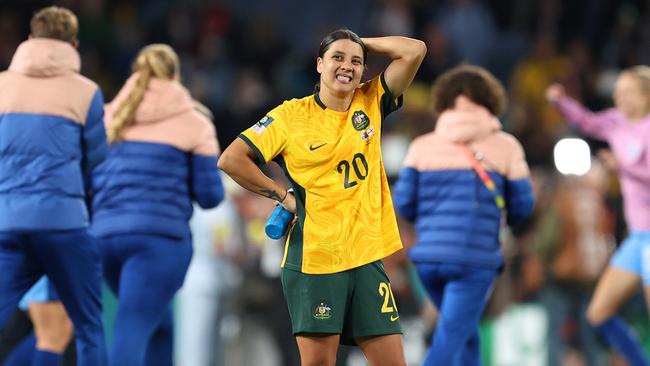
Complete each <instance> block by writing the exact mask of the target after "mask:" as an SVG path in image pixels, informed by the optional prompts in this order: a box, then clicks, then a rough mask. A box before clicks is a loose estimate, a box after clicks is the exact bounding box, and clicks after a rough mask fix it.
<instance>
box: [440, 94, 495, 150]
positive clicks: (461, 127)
mask: <svg viewBox="0 0 650 366" xmlns="http://www.w3.org/2000/svg"><path fill="white" fill-rule="evenodd" d="M500 130H501V123H500V122H499V119H498V118H497V117H496V116H494V115H493V114H491V113H490V112H489V111H488V110H487V109H486V108H485V107H483V106H481V105H478V104H476V103H474V102H472V101H471V100H470V99H469V98H467V97H465V96H462V95H460V96H458V97H457V98H456V103H455V105H454V108H452V109H447V110H445V111H444V112H442V113H441V114H440V116H439V117H438V121H437V122H436V128H435V134H436V135H438V136H440V137H442V138H444V139H446V140H449V141H451V142H463V143H468V142H472V141H476V140H481V139H482V138H484V137H486V136H488V135H490V134H493V133H495V132H497V131H500Z"/></svg>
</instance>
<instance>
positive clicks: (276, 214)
mask: <svg viewBox="0 0 650 366" xmlns="http://www.w3.org/2000/svg"><path fill="white" fill-rule="evenodd" d="M287 194H291V193H287ZM292 220H293V213H292V212H291V211H289V210H287V209H285V208H284V207H283V206H282V205H278V206H277V207H276V208H275V210H273V213H272V214H271V216H269V219H268V220H266V225H264V232H266V235H267V236H268V237H269V238H271V239H274V240H278V239H280V238H282V237H283V236H285V235H286V234H287V231H288V230H289V225H290V224H291V221H292Z"/></svg>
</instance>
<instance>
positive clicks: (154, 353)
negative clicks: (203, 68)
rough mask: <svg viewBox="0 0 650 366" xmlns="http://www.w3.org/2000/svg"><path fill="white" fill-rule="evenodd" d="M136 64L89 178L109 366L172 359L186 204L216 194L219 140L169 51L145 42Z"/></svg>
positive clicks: (109, 117) (187, 249)
mask: <svg viewBox="0 0 650 366" xmlns="http://www.w3.org/2000/svg"><path fill="white" fill-rule="evenodd" d="M133 70H134V73H133V75H132V76H131V77H130V78H129V79H128V80H127V82H126V85H124V87H123V88H122V90H120V92H119V93H118V95H117V96H116V97H115V100H113V101H112V102H111V103H110V104H108V105H107V106H106V108H105V109H106V119H105V120H106V130H107V134H108V139H109V142H110V150H109V154H108V157H107V158H106V161H104V163H102V164H101V165H100V166H99V167H98V168H97V170H96V172H95V173H94V174H93V183H92V187H93V194H94V196H93V211H94V217H93V225H92V231H93V234H94V235H96V236H97V237H98V239H99V246H100V249H101V254H102V259H103V263H104V276H105V278H106V281H107V282H108V284H109V286H110V287H111V289H112V290H113V291H114V292H115V294H116V295H117V297H118V300H119V304H118V310H117V315H116V319H115V328H114V329H115V330H114V337H113V338H114V341H113V345H112V347H111V350H110V353H109V364H110V365H114V366H118V365H119V366H140V365H144V364H145V360H146V364H147V365H171V364H172V332H171V326H172V317H171V310H170V300H171V299H172V297H173V296H174V294H175V293H176V291H177V290H178V289H179V288H180V287H181V285H182V283H183V279H184V277H185V273H186V271H187V268H188V266H189V263H190V258H191V256H192V241H191V237H190V229H189V224H188V220H189V219H190V216H191V215H192V201H193V200H195V201H197V203H198V204H199V205H200V206H201V207H204V208H210V207H214V206H216V205H217V204H218V203H219V202H220V201H221V199H222V198H223V187H222V186H221V180H220V178H219V170H218V169H217V154H218V151H219V146H218V143H217V139H216V133H215V129H214V126H213V125H212V123H211V122H210V120H209V119H207V118H206V117H204V116H203V115H202V114H201V113H199V112H197V111H195V108H194V103H193V100H192V98H191V96H190V94H189V92H188V91H187V90H186V89H185V88H184V87H183V86H182V85H181V83H180V82H179V81H178V78H179V62H178V56H177V55H176V53H175V52H174V51H173V50H172V49H171V47H169V46H167V45H162V44H155V45H150V46H147V47H145V48H143V49H142V50H141V51H140V53H139V54H138V56H137V58H136V60H135V63H134V66H133Z"/></svg>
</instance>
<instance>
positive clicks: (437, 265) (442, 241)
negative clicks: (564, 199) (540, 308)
mask: <svg viewBox="0 0 650 366" xmlns="http://www.w3.org/2000/svg"><path fill="white" fill-rule="evenodd" d="M505 106H506V97H505V93H504V90H503V86H502V85H501V84H500V83H499V81H497V79H496V78H495V77H494V76H492V74H490V73H489V72H488V71H486V70H484V69H482V68H480V67H476V66H470V65H464V66H459V67H456V68H454V69H451V70H449V71H447V72H445V73H444V74H442V75H441V76H440V77H439V78H438V79H437V80H436V81H435V83H434V87H433V109H434V112H435V113H436V114H437V115H438V120H437V123H436V128H435V130H434V131H433V132H430V133H428V134H425V135H423V136H420V137H419V138H417V139H415V140H414V141H413V142H412V143H411V146H410V147H409V151H408V154H407V157H406V160H405V163H404V165H405V167H404V169H403V170H402V172H401V173H400V177H399V179H398V181H397V184H396V188H395V189H396V194H395V208H396V210H397V212H398V213H399V214H400V215H401V216H402V217H404V218H406V219H407V220H409V221H411V222H414V223H415V226H416V234H417V240H416V242H415V244H414V246H413V247H412V248H411V249H410V251H409V256H410V258H411V259H412V260H413V262H414V263H415V266H416V268H417V271H418V274H419V275H420V278H421V280H422V284H423V285H424V286H425V288H426V290H427V292H428V294H429V296H430V297H431V299H432V300H433V302H434V304H435V305H436V306H437V307H438V310H439V312H440V319H439V321H438V325H437V327H436V331H435V334H434V335H433V341H432V344H431V348H430V349H429V352H428V353H427V356H426V358H425V361H424V365H426V366H431V365H445V366H472V365H480V353H479V335H478V323H479V320H480V317H481V313H482V312H483V308H484V307H485V303H486V302H487V299H488V297H489V293H490V289H491V288H492V286H493V285H494V281H495V279H496V277H497V275H498V274H499V271H500V269H501V267H502V266H503V256H502V254H501V248H500V243H499V228H500V224H501V217H502V215H501V214H502V210H506V212H507V222H508V223H509V224H516V223H519V222H521V221H522V220H524V219H525V218H527V217H528V216H529V215H530V213H531V212H532V209H533V193H532V186H531V183H530V177H529V175H530V173H529V169H528V165H527V164H526V160H525V159H524V153H523V149H522V148H521V145H520V144H519V142H518V141H517V140H516V139H515V138H514V137H513V136H512V135H509V134H507V133H505V132H503V131H501V124H500V123H499V120H498V119H497V116H498V115H500V114H501V113H503V111H504V110H505Z"/></svg>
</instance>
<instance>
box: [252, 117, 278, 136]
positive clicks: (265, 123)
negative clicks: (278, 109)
mask: <svg viewBox="0 0 650 366" xmlns="http://www.w3.org/2000/svg"><path fill="white" fill-rule="evenodd" d="M272 122H273V117H269V116H264V117H262V119H261V120H259V121H257V123H256V124H254V125H253V127H251V129H252V130H253V131H255V133H256V134H258V135H260V134H262V132H264V130H266V128H267V127H269V125H270V124H271V123H272Z"/></svg>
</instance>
